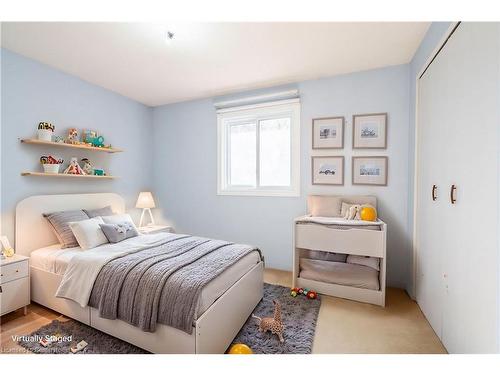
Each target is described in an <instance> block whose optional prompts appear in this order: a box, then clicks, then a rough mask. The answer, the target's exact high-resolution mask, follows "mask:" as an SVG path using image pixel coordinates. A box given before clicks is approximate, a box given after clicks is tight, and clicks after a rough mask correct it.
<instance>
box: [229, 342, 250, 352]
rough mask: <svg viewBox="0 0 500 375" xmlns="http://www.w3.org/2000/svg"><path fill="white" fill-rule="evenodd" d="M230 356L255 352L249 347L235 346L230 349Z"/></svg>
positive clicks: (243, 345)
mask: <svg viewBox="0 0 500 375" xmlns="http://www.w3.org/2000/svg"><path fill="white" fill-rule="evenodd" d="M228 354H253V352H252V349H250V347H249V346H248V345H245V344H234V345H232V346H231V348H230V349H229V351H228Z"/></svg>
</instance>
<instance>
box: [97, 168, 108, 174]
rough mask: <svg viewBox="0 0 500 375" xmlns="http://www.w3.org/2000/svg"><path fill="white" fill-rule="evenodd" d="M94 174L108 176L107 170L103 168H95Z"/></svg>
mask: <svg viewBox="0 0 500 375" xmlns="http://www.w3.org/2000/svg"><path fill="white" fill-rule="evenodd" d="M94 176H106V172H104V169H102V168H94Z"/></svg>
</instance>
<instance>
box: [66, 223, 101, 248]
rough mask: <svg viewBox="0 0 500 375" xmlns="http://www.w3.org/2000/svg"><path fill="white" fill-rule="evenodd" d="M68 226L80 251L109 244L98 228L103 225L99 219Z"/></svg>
mask: <svg viewBox="0 0 500 375" xmlns="http://www.w3.org/2000/svg"><path fill="white" fill-rule="evenodd" d="M68 224H69V227H70V228H71V231H72V232H73V234H74V235H75V237H76V240H77V241H78V244H79V245H80V247H81V248H82V250H88V249H93V248H94V247H97V246H100V245H103V244H105V243H108V242H109V241H108V239H107V238H106V236H105V235H104V233H103V232H102V229H101V227H100V226H99V224H104V222H103V221H102V219H101V218H100V217H94V218H92V219H87V220H82V221H75V222H72V223H68Z"/></svg>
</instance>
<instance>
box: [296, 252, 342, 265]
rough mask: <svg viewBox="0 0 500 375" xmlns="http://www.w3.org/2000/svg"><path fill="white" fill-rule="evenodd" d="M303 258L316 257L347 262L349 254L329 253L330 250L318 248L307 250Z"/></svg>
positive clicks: (317, 258)
mask: <svg viewBox="0 0 500 375" xmlns="http://www.w3.org/2000/svg"><path fill="white" fill-rule="evenodd" d="M305 251H306V253H305V254H304V256H303V258H309V259H315V260H327V261H329V262H340V263H345V262H346V259H347V254H340V253H329V252H328V251H318V250H305Z"/></svg>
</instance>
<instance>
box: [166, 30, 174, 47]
mask: <svg viewBox="0 0 500 375" xmlns="http://www.w3.org/2000/svg"><path fill="white" fill-rule="evenodd" d="M174 36H175V34H174V33H173V32H172V31H169V30H167V35H166V36H165V43H167V44H170V43H172V40H174Z"/></svg>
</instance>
